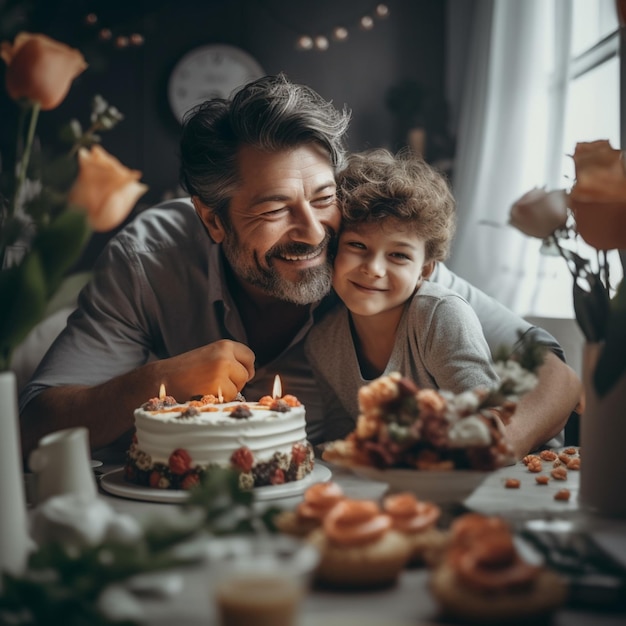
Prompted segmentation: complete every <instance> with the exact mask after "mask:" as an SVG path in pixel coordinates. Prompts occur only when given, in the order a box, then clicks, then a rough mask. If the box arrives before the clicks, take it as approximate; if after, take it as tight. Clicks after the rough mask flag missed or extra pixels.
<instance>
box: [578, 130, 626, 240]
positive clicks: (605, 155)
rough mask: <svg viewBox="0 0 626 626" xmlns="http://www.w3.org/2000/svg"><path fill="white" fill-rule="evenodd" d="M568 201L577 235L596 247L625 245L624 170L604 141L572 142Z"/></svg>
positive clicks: (618, 153) (615, 152) (620, 157)
mask: <svg viewBox="0 0 626 626" xmlns="http://www.w3.org/2000/svg"><path fill="white" fill-rule="evenodd" d="M573 159H574V166H575V169H576V182H575V183H574V186H573V187H572V190H571V191H570V193H569V198H568V205H569V207H570V208H571V209H572V211H573V212H574V217H575V219H576V229H577V231H578V233H579V234H580V236H581V237H582V238H583V239H584V240H585V241H586V242H587V243H588V244H589V245H590V246H593V247H594V248H596V249H597V250H613V249H626V171H625V170H624V161H623V154H622V152H621V150H615V149H613V148H612V147H611V144H610V143H609V142H608V141H604V140H602V141H592V142H587V143H578V144H576V149H575V150H574V155H573Z"/></svg>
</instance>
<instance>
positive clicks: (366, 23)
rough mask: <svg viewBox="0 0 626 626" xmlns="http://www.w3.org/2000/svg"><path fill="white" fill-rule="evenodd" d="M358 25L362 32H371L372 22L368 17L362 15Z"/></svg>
mask: <svg viewBox="0 0 626 626" xmlns="http://www.w3.org/2000/svg"><path fill="white" fill-rule="evenodd" d="M359 24H360V25H361V28H362V29H363V30H372V28H374V20H373V19H372V18H371V17H370V16H369V15H364V16H363V17H362V18H361V19H360V20H359Z"/></svg>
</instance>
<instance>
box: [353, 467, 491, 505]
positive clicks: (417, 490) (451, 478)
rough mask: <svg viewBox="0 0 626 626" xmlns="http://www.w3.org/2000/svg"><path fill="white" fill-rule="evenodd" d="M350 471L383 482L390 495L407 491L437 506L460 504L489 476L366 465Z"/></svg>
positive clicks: (483, 473) (477, 472) (485, 473)
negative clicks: (382, 468) (383, 468)
mask: <svg viewBox="0 0 626 626" xmlns="http://www.w3.org/2000/svg"><path fill="white" fill-rule="evenodd" d="M350 469H351V470H352V472H353V473H354V474H356V475H357V476H361V477H364V478H369V479H370V480H377V481H379V482H382V483H386V484H387V485H389V492H390V493H398V492H401V491H410V492H411V493H414V494H415V495H416V496H417V497H418V498H420V499H421V500H428V501H430V502H435V503H437V504H445V503H451V502H462V501H463V500H464V499H465V498H467V497H468V496H469V495H470V494H471V493H472V492H473V491H474V490H475V489H477V488H478V487H479V486H480V484H481V483H482V482H483V480H485V478H486V477H487V476H489V474H490V473H491V472H479V471H474V470H450V471H449V472H441V471H435V470H433V471H427V470H411V469H387V470H380V469H376V468H375V467H367V466H365V465H354V466H350Z"/></svg>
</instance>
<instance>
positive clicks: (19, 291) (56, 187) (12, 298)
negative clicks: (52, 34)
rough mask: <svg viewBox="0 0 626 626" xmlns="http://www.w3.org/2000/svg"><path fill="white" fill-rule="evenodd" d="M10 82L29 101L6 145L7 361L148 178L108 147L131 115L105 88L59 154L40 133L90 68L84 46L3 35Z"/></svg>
mask: <svg viewBox="0 0 626 626" xmlns="http://www.w3.org/2000/svg"><path fill="white" fill-rule="evenodd" d="M0 56H1V57H2V59H3V60H4V62H5V63H6V74H5V81H6V89H7V92H8V94H9V96H10V97H11V98H12V99H13V100H14V101H15V102H16V103H17V104H18V106H19V107H20V117H19V123H18V126H17V136H16V151H15V154H14V155H3V157H4V158H3V160H2V171H1V177H0V266H1V268H2V269H1V271H0V301H2V307H1V309H0V371H2V370H7V369H8V368H9V366H10V362H11V355H12V353H13V351H14V349H15V348H16V347H17V346H18V345H19V344H20V343H21V341H22V340H23V339H24V338H25V337H26V335H27V334H28V333H29V331H30V330H31V329H32V328H33V327H34V326H35V325H36V324H37V323H38V322H39V321H41V319H42V318H43V317H44V315H45V309H46V304H47V302H48V301H49V300H50V298H51V297H52V296H53V295H54V293H55V292H56V291H57V290H58V288H59V286H60V285H61V283H62V281H63V279H64V277H65V274H66V272H67V271H68V270H69V269H70V268H71V266H72V265H73V263H74V262H75V261H76V260H77V259H78V257H79V255H80V253H81V251H82V249H83V247H84V245H85V243H86V242H87V239H88V237H89V234H90V232H91V231H92V230H94V231H100V232H102V231H108V230H111V229H113V228H115V227H116V226H118V225H119V224H121V223H122V222H123V220H124V219H125V218H126V217H127V216H128V214H129V213H130V210H131V209H132V208H133V206H134V205H135V203H136V202H137V200H138V198H139V197H140V196H141V195H143V194H144V193H145V191H146V190H147V187H146V186H145V185H143V184H142V183H140V182H139V179H140V177H141V172H138V171H135V170H130V169H128V168H127V167H125V166H124V165H122V164H121V163H120V162H119V161H118V160H117V159H116V158H115V157H113V156H112V155H110V154H109V153H108V152H106V150H104V149H103V148H102V147H101V146H100V145H98V142H99V141H100V137H99V135H98V133H99V132H100V131H104V130H109V129H111V128H113V127H114V126H115V125H116V124H117V123H118V122H119V121H120V120H122V119H123V116H122V115H121V114H120V112H119V111H118V110H117V109H116V108H115V107H113V106H110V105H109V104H108V103H107V102H106V101H105V100H104V99H103V98H102V97H100V96H96V97H95V98H94V100H93V105H92V111H91V119H90V125H89V127H88V128H87V129H86V130H83V128H82V126H81V124H80V122H79V121H78V120H71V121H70V122H69V123H68V124H67V126H65V127H64V128H63V129H61V139H62V140H64V141H65V142H66V145H67V149H66V150H65V151H64V152H61V153H59V154H56V153H55V154H51V151H50V150H46V149H44V148H43V147H41V146H40V145H39V143H38V141H37V136H36V129H37V121H38V118H39V115H40V112H42V111H49V110H51V109H55V108H57V107H58V106H59V105H61V103H62V102H63V101H64V100H65V97H66V96H67V94H68V92H69V90H70V88H71V85H72V83H73V81H74V79H75V78H76V77H77V76H79V75H80V74H81V73H82V72H83V71H85V69H86V68H87V63H86V61H85V59H84V57H83V55H82V54H81V53H80V52H79V51H78V50H76V49H73V48H70V47H69V46H66V45H65V44H63V43H60V42H58V41H55V40H53V39H51V38H49V37H47V36H45V35H41V34H31V33H25V32H22V33H20V34H18V35H17V36H16V37H15V40H14V41H13V43H10V42H8V41H4V42H2V43H1V44H0Z"/></svg>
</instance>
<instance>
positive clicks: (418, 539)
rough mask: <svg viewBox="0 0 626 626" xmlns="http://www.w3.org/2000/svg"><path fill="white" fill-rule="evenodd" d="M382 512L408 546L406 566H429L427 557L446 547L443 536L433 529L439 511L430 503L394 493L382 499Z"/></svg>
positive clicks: (439, 513)
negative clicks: (389, 518) (389, 519)
mask: <svg viewBox="0 0 626 626" xmlns="http://www.w3.org/2000/svg"><path fill="white" fill-rule="evenodd" d="M382 508H383V511H384V512H385V513H386V514H387V515H389V516H390V517H391V521H392V525H393V528H394V530H397V531H398V532H399V533H402V534H403V535H404V536H405V537H406V539H407V541H408V542H409V549H410V556H409V562H408V565H421V564H423V563H425V562H426V563H428V562H430V560H431V558H430V555H431V554H433V553H435V554H436V553H438V552H439V551H440V550H441V547H442V546H444V545H445V544H446V542H447V537H448V535H447V533H445V532H444V531H442V530H440V529H439V528H437V522H438V521H439V518H440V517H441V508H440V507H439V506H437V505H436V504H434V503H433V502H425V501H423V500H418V499H417V498H416V497H415V496H414V495H413V494H412V493H396V494H392V495H389V496H386V497H385V498H383V503H382Z"/></svg>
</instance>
